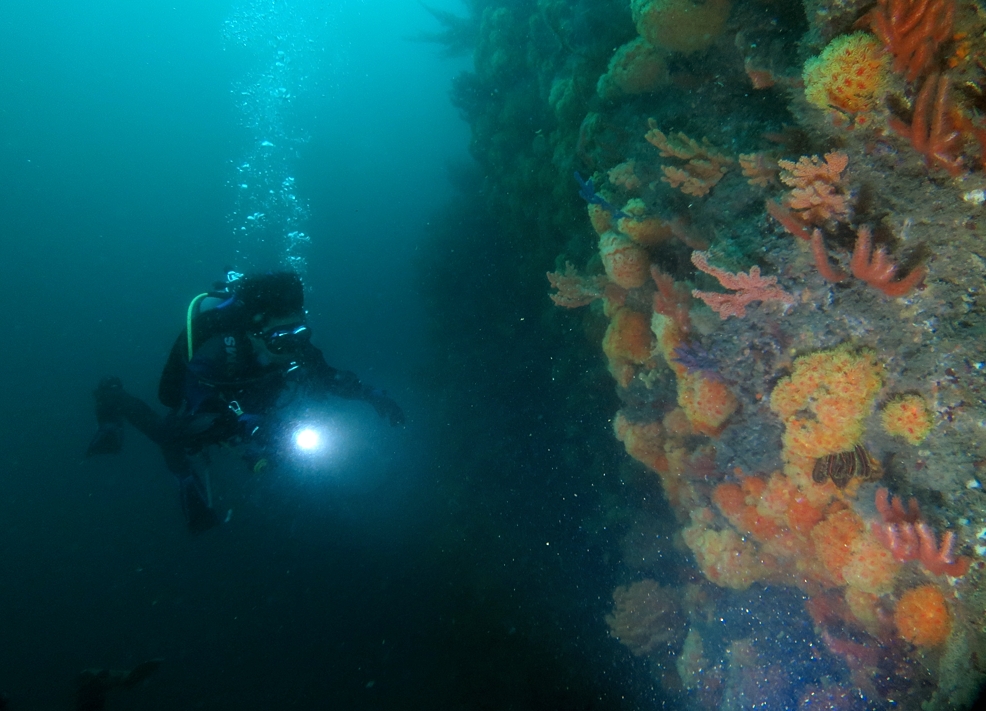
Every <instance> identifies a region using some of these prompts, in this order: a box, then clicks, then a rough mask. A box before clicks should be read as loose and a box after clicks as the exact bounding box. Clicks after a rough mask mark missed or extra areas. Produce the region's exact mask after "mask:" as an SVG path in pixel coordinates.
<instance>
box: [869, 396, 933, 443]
mask: <svg viewBox="0 0 986 711" xmlns="http://www.w3.org/2000/svg"><path fill="white" fill-rule="evenodd" d="M880 421H881V422H882V423H883V429H884V430H886V431H887V434H891V435H894V436H896V437H903V438H904V439H906V440H907V441H908V442H910V443H911V444H920V443H921V442H923V441H924V438H925V437H927V436H928V433H929V432H931V428H932V427H934V425H935V421H934V418H933V417H932V415H931V408H930V407H928V403H927V402H926V401H925V399H924V398H923V397H921V396H920V395H901V396H899V397H896V398H894V399H893V400H891V401H890V402H889V403H888V404H887V406H886V407H885V408H883V412H882V413H881V415H880Z"/></svg>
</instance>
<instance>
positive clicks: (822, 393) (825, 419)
mask: <svg viewBox="0 0 986 711" xmlns="http://www.w3.org/2000/svg"><path fill="white" fill-rule="evenodd" d="M882 385H883V366H882V365H881V364H880V363H878V362H877V360H876V358H875V357H874V354H873V353H872V352H871V351H867V350H862V351H858V352H857V351H854V350H853V349H852V348H850V347H849V346H847V345H842V346H838V347H836V348H833V349H832V350H829V351H820V352H818V353H811V354H809V355H805V356H801V357H800V358H798V359H797V360H795V361H794V372H792V373H791V375H789V376H788V377H786V378H781V380H780V381H779V382H778V383H777V386H776V387H775V388H774V391H773V392H772V393H771V394H770V409H771V410H773V411H774V412H775V413H777V415H778V416H779V417H780V418H781V420H783V421H784V424H785V431H784V454H785V456H786V458H789V457H790V456H792V455H793V456H796V457H797V456H800V457H807V458H810V459H817V458H819V457H824V456H825V455H827V454H836V453H837V452H845V451H848V450H850V449H852V448H853V447H854V446H856V445H857V444H859V442H860V440H861V439H862V437H863V420H864V419H865V418H866V416H867V415H868V414H869V413H870V411H871V409H872V407H873V400H874V399H875V398H876V395H877V393H878V392H879V391H880V388H881V387H882Z"/></svg>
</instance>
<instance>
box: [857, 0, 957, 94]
mask: <svg viewBox="0 0 986 711" xmlns="http://www.w3.org/2000/svg"><path fill="white" fill-rule="evenodd" d="M954 19H955V0H877V6H876V8H874V10H873V12H872V14H871V15H870V20H871V22H872V26H873V32H875V33H876V36H877V37H879V38H880V41H881V42H883V44H884V45H886V47H887V50H888V51H889V52H890V53H891V54H892V55H893V56H894V70H895V71H897V72H899V73H901V74H904V77H905V78H906V79H907V81H910V82H912V81H914V80H916V79H917V78H918V77H920V76H921V75H922V74H924V73H925V72H926V71H927V70H928V69H929V67H930V66H931V63H932V62H933V61H934V58H935V53H936V52H937V51H938V47H939V45H941V43H942V42H944V41H945V40H946V39H948V37H949V36H950V35H951V33H952V23H953V21H954Z"/></svg>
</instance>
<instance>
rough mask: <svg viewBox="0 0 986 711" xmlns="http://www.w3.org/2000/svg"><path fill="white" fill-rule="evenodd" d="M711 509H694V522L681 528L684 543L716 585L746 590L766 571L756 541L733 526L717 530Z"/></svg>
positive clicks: (707, 576) (706, 575)
mask: <svg viewBox="0 0 986 711" xmlns="http://www.w3.org/2000/svg"><path fill="white" fill-rule="evenodd" d="M711 519H712V512H711V511H710V510H709V509H706V508H702V509H696V510H695V511H692V525H690V526H689V527H688V528H686V529H685V530H684V531H682V536H683V538H684V539H685V543H686V544H687V545H688V547H689V548H690V549H691V551H692V553H694V554H695V560H696V561H697V562H698V566H699V568H701V569H702V573H703V574H704V575H705V577H706V578H708V579H709V580H711V581H712V582H713V583H715V584H716V585H720V586H722V587H725V588H733V589H734V590H745V589H746V588H748V587H750V585H752V584H753V583H754V582H756V581H757V580H759V579H760V578H761V576H762V574H763V573H765V572H766V571H765V569H764V566H763V565H761V563H760V560H759V558H758V556H757V550H756V547H755V544H754V543H753V542H752V541H751V540H749V539H746V538H742V537H741V536H740V535H739V534H738V533H737V532H736V531H734V530H733V529H732V528H727V529H725V530H722V531H716V530H714V529H712V528H710V526H709V522H710V521H711Z"/></svg>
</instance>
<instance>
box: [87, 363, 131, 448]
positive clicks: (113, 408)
mask: <svg viewBox="0 0 986 711" xmlns="http://www.w3.org/2000/svg"><path fill="white" fill-rule="evenodd" d="M92 396H93V399H94V400H95V401H96V421H97V422H98V423H99V430H97V431H96V434H95V435H94V436H93V438H92V440H91V441H90V442H89V447H88V448H87V449H86V456H87V457H92V456H94V455H97V454H116V453H118V452H119V451H120V450H121V449H122V448H123V412H122V410H123V405H122V402H123V397H124V396H125V392H124V390H123V383H122V382H120V379H119V378H113V377H109V378H103V379H102V380H100V381H99V385H98V386H96V389H95V390H93V391H92Z"/></svg>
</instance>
